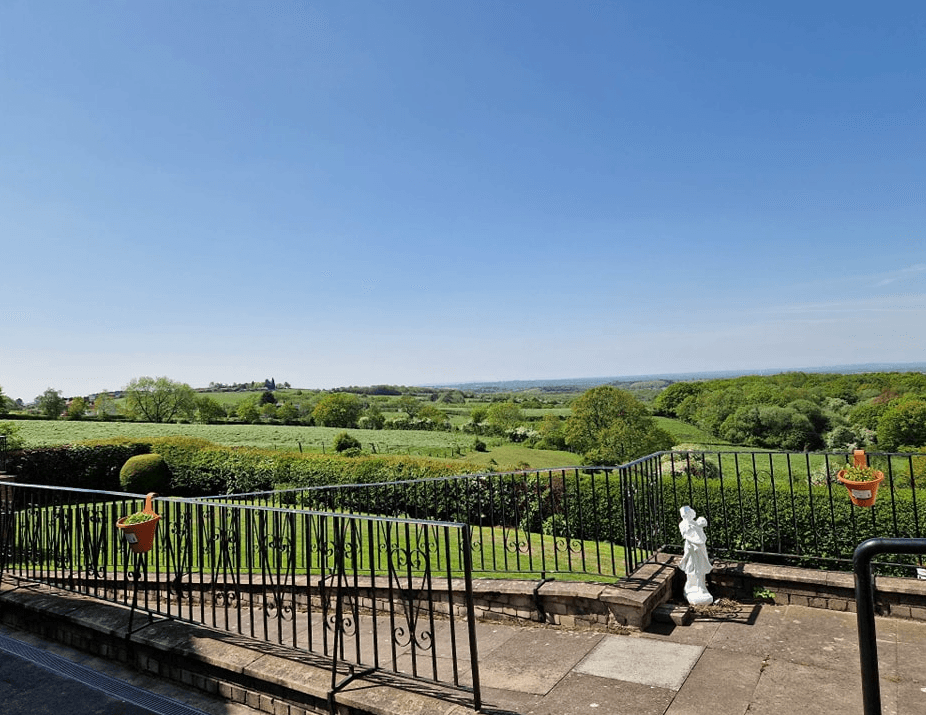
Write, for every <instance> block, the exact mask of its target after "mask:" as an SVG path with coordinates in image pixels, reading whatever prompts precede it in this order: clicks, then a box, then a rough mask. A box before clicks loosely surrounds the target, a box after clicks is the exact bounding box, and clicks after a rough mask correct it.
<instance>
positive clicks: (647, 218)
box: [0, 0, 926, 401]
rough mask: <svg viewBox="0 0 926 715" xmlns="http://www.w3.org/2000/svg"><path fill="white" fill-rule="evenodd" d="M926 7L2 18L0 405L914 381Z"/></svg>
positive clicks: (923, 218) (222, 11)
mask: <svg viewBox="0 0 926 715" xmlns="http://www.w3.org/2000/svg"><path fill="white" fill-rule="evenodd" d="M924 90H926V4H924V3H922V2H920V1H919V0H916V1H915V2H901V1H897V2H895V1H892V2H885V3H872V2H846V1H843V2H809V3H808V2H774V3H771V2H766V3H751V2H742V1H741V0H735V1H731V2H710V1H707V2H697V3H693V2H687V1H684V2H682V1H677V2H636V1H635V2H616V1H615V2H604V1H599V2H593V1H590V0H589V1H582V0H578V1H576V2H573V1H571V0H570V1H567V0H562V1H561V2H539V1H537V0H531V1H530V2H527V1H519V2H514V1H500V0H484V1H482V0H466V1H465V2H458V1H455V2H449V1H448V2H440V1H438V0H422V1H420V2H407V1H404V0H390V2H380V1H378V0H377V1H369V2H367V1H355V0H338V1H334V0H331V1H324V2H302V1H292V0H287V1H283V0H266V1H260V2H254V1H251V2H241V1H238V0H234V1H226V2H221V3H219V2H202V1H196V0H173V1H170V2H167V1H163V0H148V1H146V2H137V1H136V0H126V1H124V2H116V1H101V2H92V3H88V2H76V1H74V2H61V1H57V0H45V1H44V2H35V1H34V0H6V1H5V2H3V3H2V4H0V288H2V296H3V297H2V303H0V304H2V312H0V315H2V322H0V386H2V388H3V391H4V393H5V394H7V395H8V396H11V397H14V398H16V397H21V398H23V399H24V400H26V401H30V400H32V399H33V398H34V397H35V396H36V395H39V394H41V392H43V391H44V390H45V389H46V388H47V387H53V388H55V389H60V390H61V391H62V392H63V393H64V394H65V395H66V396H72V395H79V394H87V393H90V392H96V391H99V390H102V389H119V388H121V387H123V386H124V385H125V384H126V383H127V382H128V381H129V380H130V379H132V378H133V377H138V376H142V375H149V376H161V375H165V376H167V377H169V378H171V379H174V380H180V381H183V382H188V383H190V384H191V385H193V386H194V387H198V386H205V385H207V384H208V383H209V382H210V381H216V382H235V381H245V380H252V379H264V378H267V377H271V376H272V377H275V378H276V379H277V380H278V381H283V380H286V381H289V382H290V383H292V384H293V385H294V386H298V387H306V388H314V387H333V386H338V385H351V384H356V385H369V384H376V383H394V384H425V383H444V382H454V381H469V380H501V379H535V378H565V377H582V376H588V377H591V376H603V375H634V374H647V373H661V372H688V371H697V370H726V369H730V370H734V369H735V370H741V369H746V370H749V369H762V368H777V367H781V368H788V367H805V366H806V367H809V366H825V365H835V364H846V363H859V362H871V361H881V362H886V361H891V362H914V361H923V360H926V357H924V356H926V241H924V238H926V235H924V234H926V230H924V227H926V121H924V119H926V91H924Z"/></svg>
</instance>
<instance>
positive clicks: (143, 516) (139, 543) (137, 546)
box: [116, 492, 161, 554]
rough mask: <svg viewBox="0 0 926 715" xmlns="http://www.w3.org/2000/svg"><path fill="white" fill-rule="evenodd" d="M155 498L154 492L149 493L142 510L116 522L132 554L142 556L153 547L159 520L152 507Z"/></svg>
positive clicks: (158, 515) (159, 517)
mask: <svg viewBox="0 0 926 715" xmlns="http://www.w3.org/2000/svg"><path fill="white" fill-rule="evenodd" d="M156 496H157V494H155V493H154V492H149V494H148V495H147V496H146V497H145V508H144V509H142V510H141V511H137V512H135V513H134V514H129V515H128V516H124V517H122V518H121V519H119V520H118V521H117V522H116V526H117V527H118V528H119V529H120V531H122V535H123V536H124V537H125V540H126V542H127V543H128V544H129V548H131V549H132V553H135V554H144V553H147V552H148V551H150V550H151V547H152V546H154V534H155V532H156V531H157V528H158V522H159V521H160V520H161V516H160V514H156V513H155V511H154V507H153V506H152V502H153V501H154V498H155V497H156Z"/></svg>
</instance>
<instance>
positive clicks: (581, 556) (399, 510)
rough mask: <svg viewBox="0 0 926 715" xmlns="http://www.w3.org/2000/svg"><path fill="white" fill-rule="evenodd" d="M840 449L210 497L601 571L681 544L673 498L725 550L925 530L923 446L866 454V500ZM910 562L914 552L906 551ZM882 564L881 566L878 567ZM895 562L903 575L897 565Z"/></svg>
mask: <svg viewBox="0 0 926 715" xmlns="http://www.w3.org/2000/svg"><path fill="white" fill-rule="evenodd" d="M851 459H852V455H851V454H849V453H847V452H838V453H808V452H754V451H731V452H721V451H716V452H714V451H686V452H677V451H676V452H661V453H658V454H653V455H650V456H648V457H644V458H642V459H639V460H637V461H635V462H632V463H630V464H626V465H623V466H620V467H607V468H569V469H543V470H529V471H520V472H509V473H501V474H498V473H493V474H479V475H466V476H458V477H446V478H438V479H424V480H404V481H403V480H399V481H394V482H387V483H372V484H352V485H336V486H327V487H314V488H305V489H290V490H284V491H274V492H260V493H253V494H239V495H229V496H223V497H217V498H218V499H221V500H223V501H227V502H228V503H259V504H266V505H268V506H274V507H279V508H292V507H299V508H307V509H318V510H324V511H331V512H334V513H363V514H376V515H388V516H392V517H396V518H415V519H431V520H449V521H453V522H460V523H465V524H469V525H470V527H471V529H472V537H473V539H472V548H473V568H474V570H475V572H476V573H477V574H478V573H482V574H487V575H498V574H521V575H530V576H532V577H533V576H539V577H541V578H543V577H546V576H547V575H548V574H550V575H552V574H559V573H572V574H584V575H587V576H589V577H604V578H611V577H614V576H621V575H624V574H630V573H632V572H633V571H634V570H635V569H636V568H637V567H638V566H639V565H640V564H641V563H643V562H644V561H646V559H648V558H650V557H651V556H652V554H653V553H654V552H655V551H657V550H659V549H669V550H679V549H681V546H682V540H681V535H680V533H679V530H678V522H679V508H680V507H681V506H684V505H691V506H692V507H693V508H694V509H695V511H696V512H697V513H698V514H699V515H700V516H704V517H705V518H707V520H708V524H709V525H708V530H707V535H708V539H709V542H708V548H709V550H710V552H711V553H712V554H715V555H717V556H722V557H726V558H731V559H739V560H752V561H768V562H773V563H782V564H792V565H802V566H809V567H813V568H829V569H842V570H849V569H851V565H852V554H853V551H854V549H855V547H856V546H857V545H858V544H859V543H860V542H862V541H864V540H865V539H867V538H871V537H875V536H882V537H895V538H919V537H923V536H926V533H924V529H926V504H924V503H923V501H924V498H923V495H922V494H921V493H920V490H919V489H918V486H917V481H918V480H921V479H924V478H926V454H888V453H871V454H869V455H868V460H869V462H870V464H871V465H872V466H873V467H875V468H877V469H880V470H882V471H883V472H884V474H885V480H884V483H883V485H882V486H881V490H880V492H879V495H878V499H877V501H876V503H875V505H874V506H873V507H871V508H864V507H856V506H854V505H853V504H852V503H851V502H850V500H849V498H848V494H847V491H846V488H845V487H843V486H842V485H841V484H840V483H838V482H837V481H836V477H835V475H836V472H837V471H838V470H839V469H841V468H842V467H843V466H844V465H845V464H846V463H847V462H848V461H851ZM904 563H907V564H908V565H909V566H911V567H912V566H916V565H918V564H917V562H916V560H915V559H912V558H908V559H906V560H905V561H904ZM882 571H884V568H882ZM891 572H893V573H901V574H907V575H911V574H912V573H913V572H912V570H911V568H906V569H905V568H900V567H898V565H897V564H894V568H893V569H892V570H891Z"/></svg>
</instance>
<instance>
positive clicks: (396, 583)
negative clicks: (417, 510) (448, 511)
mask: <svg viewBox="0 0 926 715" xmlns="http://www.w3.org/2000/svg"><path fill="white" fill-rule="evenodd" d="M390 526H391V525H390V524H386V525H385V529H384V534H383V536H384V542H385V543H387V544H388V545H389V549H388V554H389V579H390V581H391V584H392V589H393V591H394V592H395V593H397V594H398V595H399V599H400V605H401V607H402V610H401V612H399V611H398V609H395V610H396V612H395V617H396V619H398V618H399V617H400V616H402V617H404V619H405V621H404V623H401V622H400V623H398V624H397V625H394V626H393V628H392V640H393V641H394V642H395V644H396V645H398V646H400V647H403V648H404V647H405V646H408V645H410V644H414V647H416V648H419V649H421V650H430V649H431V648H432V646H433V645H434V637H433V634H432V633H431V631H430V630H428V628H427V627H426V625H427V624H426V625H422V623H421V616H422V613H425V614H427V613H429V611H428V610H427V609H426V608H425V604H424V599H423V598H422V594H423V593H424V592H425V590H426V589H427V587H428V585H429V583H430V579H431V553H430V552H431V550H432V546H431V540H429V539H427V535H426V532H425V529H426V528H427V527H423V528H421V529H416V534H415V538H414V540H412V539H411V538H408V539H407V541H406V542H405V543H404V544H403V543H401V541H400V539H399V538H398V537H399V534H398V533H395V532H397V531H398V530H393V529H391V528H390ZM393 539H394V540H393ZM416 580H417V583H416Z"/></svg>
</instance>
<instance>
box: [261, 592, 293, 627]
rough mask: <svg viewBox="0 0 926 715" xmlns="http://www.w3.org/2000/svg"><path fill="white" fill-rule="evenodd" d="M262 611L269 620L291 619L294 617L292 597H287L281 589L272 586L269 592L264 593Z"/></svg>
mask: <svg viewBox="0 0 926 715" xmlns="http://www.w3.org/2000/svg"><path fill="white" fill-rule="evenodd" d="M264 613H266V614H267V617H268V618H270V619H271V620H281V621H292V620H293V618H295V617H296V610H295V608H294V607H293V600H292V597H288V596H287V595H286V594H285V593H284V591H283V589H281V588H278V587H277V588H273V589H272V592H271V593H265V594H264Z"/></svg>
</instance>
